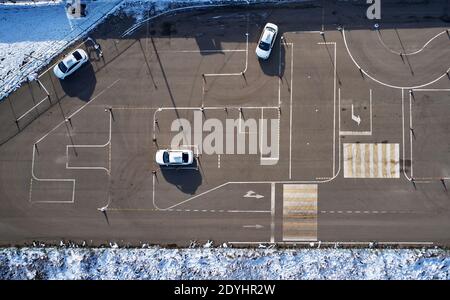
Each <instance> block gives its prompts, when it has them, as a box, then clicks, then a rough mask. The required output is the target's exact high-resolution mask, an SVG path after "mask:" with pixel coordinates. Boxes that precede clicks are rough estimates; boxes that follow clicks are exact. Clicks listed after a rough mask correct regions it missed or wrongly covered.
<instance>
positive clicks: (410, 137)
mask: <svg viewBox="0 0 450 300" xmlns="http://www.w3.org/2000/svg"><path fill="white" fill-rule="evenodd" d="M414 91H416V92H450V89H412V92H414ZM402 107H403V90H402ZM409 115H410V117H409V126H410V131H409V140H410V147H411V150H410V151H411V178H410V179H409V180H410V181H411V180H413V179H414V182H415V183H431V180H450V177H440V178H438V177H425V178H422V177H421V178H414V172H413V159H412V153H413V152H412V151H413V137H412V132H411V131H412V130H411V128H413V125H412V94H411V93H409ZM403 118H404V116H403ZM403 124H404V120H403ZM403 127H404V125H403ZM403 132H404V130H403ZM403 134H404V133H403ZM403 142H404V141H403ZM403 148H404V146H403ZM403 161H404V160H403ZM403 164H404V163H403ZM405 176H406V174H405ZM407 178H408V177H407Z"/></svg>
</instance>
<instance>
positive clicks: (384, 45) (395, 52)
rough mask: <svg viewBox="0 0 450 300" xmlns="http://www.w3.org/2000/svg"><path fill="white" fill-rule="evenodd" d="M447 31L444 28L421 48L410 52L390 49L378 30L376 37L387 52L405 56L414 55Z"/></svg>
mask: <svg viewBox="0 0 450 300" xmlns="http://www.w3.org/2000/svg"><path fill="white" fill-rule="evenodd" d="M444 33H447V30H444V31H442V32H440V33H438V34H436V35H435V36H434V37H432V38H431V39H430V40H429V41H428V42H426V43H425V44H424V45H423V47H422V48H420V49H419V50H416V51H414V52H411V53H404V52H398V51H394V50H392V49H390V48H389V47H388V46H387V45H386V44H385V43H384V42H383V39H382V38H381V34H380V31H379V30H377V35H378V39H379V40H380V42H381V44H382V45H383V47H384V48H386V50H388V51H389V52H391V53H393V54H395V55H405V56H411V55H415V54H418V53H420V52H422V51H423V50H424V49H425V48H426V47H427V46H428V45H429V44H430V43H431V42H432V41H433V40H435V39H436V38H438V37H439V36H441V35H442V34H444Z"/></svg>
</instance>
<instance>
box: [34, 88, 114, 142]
mask: <svg viewBox="0 0 450 300" xmlns="http://www.w3.org/2000/svg"><path fill="white" fill-rule="evenodd" d="M119 81H120V79H117V80H116V81H114V82H113V83H112V84H110V85H109V86H107V87H106V88H105V89H104V90H102V91H101V92H100V93H98V94H97V95H96V96H95V97H94V98H92V99H90V100H89V101H88V102H86V103H85V104H83V105H82V106H81V107H80V108H79V109H77V110H76V111H74V112H73V113H72V114H71V115H70V116H68V117H67V119H71V118H72V117H73V116H74V115H76V114H77V113H79V112H80V111H81V110H82V109H84V108H85V107H86V106H88V105H89V104H90V103H92V102H93V101H94V100H95V99H97V97H99V96H100V95H102V94H103V93H104V92H105V91H106V90H108V89H110V88H111V87H112V86H113V85H115V84H116V83H117V82H119ZM65 122H66V120H63V121H61V122H60V123H59V124H58V125H56V126H55V127H53V128H52V129H51V130H50V131H49V132H47V133H46V134H45V135H44V136H42V137H41V138H40V139H39V140H37V141H36V142H35V144H38V143H40V142H41V141H42V140H43V139H45V138H46V137H47V136H48V135H49V134H50V133H52V132H53V131H55V130H56V129H58V128H59V126H61V125H62V124H64V123H65Z"/></svg>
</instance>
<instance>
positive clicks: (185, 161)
mask: <svg viewBox="0 0 450 300" xmlns="http://www.w3.org/2000/svg"><path fill="white" fill-rule="evenodd" d="M155 160H156V163H157V164H158V165H162V166H185V165H191V164H192V163H193V162H194V152H193V151H192V150H168V149H167V150H158V151H157V152H156V155H155Z"/></svg>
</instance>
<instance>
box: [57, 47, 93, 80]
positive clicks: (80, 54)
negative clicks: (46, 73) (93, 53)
mask: <svg viewBox="0 0 450 300" xmlns="http://www.w3.org/2000/svg"><path fill="white" fill-rule="evenodd" d="M88 61H89V57H88V55H87V54H86V52H85V51H84V50H83V49H77V50H75V51H73V52H71V53H70V54H69V55H67V56H66V57H64V59H63V60H61V61H60V62H59V63H58V64H57V65H56V66H55V67H54V68H53V73H54V74H55V76H56V77H58V78H59V79H64V78H66V77H67V76H69V75H70V74H72V73H73V72H75V71H76V70H78V69H79V68H80V67H81V66H82V65H83V64H85V63H86V62H88Z"/></svg>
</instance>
